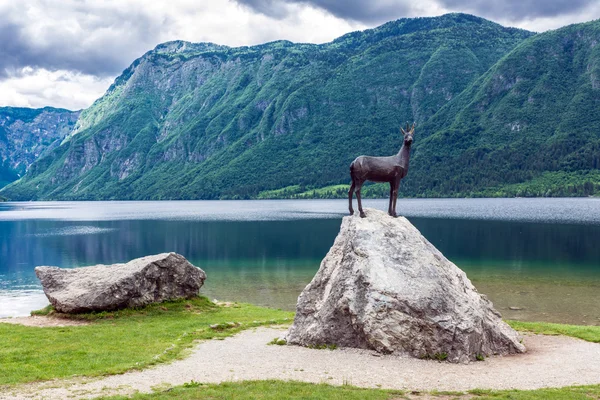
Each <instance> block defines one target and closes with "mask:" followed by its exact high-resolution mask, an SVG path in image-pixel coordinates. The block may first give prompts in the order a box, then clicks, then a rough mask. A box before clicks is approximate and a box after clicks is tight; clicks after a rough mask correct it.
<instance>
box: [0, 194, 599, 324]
mask: <svg viewBox="0 0 600 400" xmlns="http://www.w3.org/2000/svg"><path fill="white" fill-rule="evenodd" d="M367 204H368V205H369V206H371V207H376V208H380V209H385V208H386V202H385V200H371V201H368V202H367ZM345 210H346V202H345V201H341V200H296V201H292V200H290V201H287V200H283V201H196V202H190V201H170V202H40V203H0V250H1V255H2V257H1V258H0V317H2V316H17V315H26V314H28V312H29V311H30V310H31V309H35V308H40V307H43V306H44V305H45V304H47V301H46V299H45V297H44V295H43V293H42V292H41V288H40V286H39V282H38V281H37V279H36V277H35V274H34V273H33V268H34V267H35V266H37V265H57V266H61V267H75V266H85V265H93V264H97V263H106V264H108V263H115V262H125V261H128V260H130V259H132V258H136V257H140V256H143V255H147V254H155V253H160V252H164V251H176V252H179V253H181V254H183V255H185V256H186V257H187V258H188V259H189V260H190V261H192V262H193V263H194V264H196V265H198V266H200V267H202V268H203V269H205V270H206V272H207V274H208V280H207V282H206V285H205V287H204V288H203V292H204V293H205V294H206V295H208V296H210V297H212V298H217V299H220V300H234V301H247V302H252V303H257V304H262V305H267V306H272V307H279V308H286V309H293V308H294V305H295V302H296V298H297V296H298V294H299V293H300V291H301V290H302V288H303V287H304V286H305V285H306V284H307V283H308V282H309V281H310V279H311V278H312V276H313V275H314V273H315V272H316V270H317V269H318V267H319V263H320V260H321V259H322V258H323V257H324V255H325V254H326V252H327V250H328V249H329V247H330V246H331V244H332V243H333V240H334V238H335V235H336V234H337V232H338V230H339V224H340V220H341V217H342V216H343V215H344V214H345ZM398 210H399V211H400V210H401V212H402V213H403V214H404V215H406V216H407V217H408V218H409V219H410V220H411V222H412V223H413V224H415V226H417V228H418V229H419V230H421V232H422V233H423V235H424V236H425V237H427V238H428V239H429V240H430V241H431V242H432V243H433V244H434V245H435V246H436V247H438V248H439V249H440V250H441V251H442V252H443V253H444V254H445V255H446V256H447V257H448V258H449V259H450V260H452V261H454V262H455V263H456V264H457V265H458V266H459V267H461V268H462V269H463V270H465V272H467V275H468V276H469V277H470V278H471V279H472V280H473V282H474V284H475V285H476V286H477V287H478V288H479V290H480V291H481V292H483V293H486V294H487V295H488V296H489V297H490V298H491V299H492V301H494V304H495V305H496V306H497V308H499V309H500V311H501V312H502V313H503V314H504V316H505V317H507V318H514V319H523V320H547V321H556V322H570V323H586V324H600V245H598V243H599V242H600V200H599V199H427V200H422V199H410V200H399V202H398ZM510 307H513V308H515V307H516V308H520V309H519V310H511V309H510Z"/></svg>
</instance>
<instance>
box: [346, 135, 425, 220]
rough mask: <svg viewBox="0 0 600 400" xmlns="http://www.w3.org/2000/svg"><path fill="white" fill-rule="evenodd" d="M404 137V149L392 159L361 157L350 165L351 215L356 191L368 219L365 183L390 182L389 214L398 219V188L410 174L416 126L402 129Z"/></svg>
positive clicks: (349, 198)
mask: <svg viewBox="0 0 600 400" xmlns="http://www.w3.org/2000/svg"><path fill="white" fill-rule="evenodd" d="M400 131H401V132H402V134H403V135H404V142H403V144H402V148H401V149H400V151H399V152H398V154H396V155H395V156H390V157H371V156H360V157H357V158H356V160H354V161H352V164H350V177H351V178H352V185H351V186H350V191H349V192H348V203H349V208H348V209H349V210H350V215H353V214H354V209H353V208H352V194H353V193H354V191H355V190H356V200H357V201H358V211H359V212H360V216H361V218H364V217H366V215H365V213H364V211H363V209H362V203H361V199H360V189H361V187H362V185H363V183H365V181H372V182H388V183H389V184H390V204H389V207H388V214H389V215H391V216H392V217H396V200H397V199H398V188H399V187H400V180H402V179H403V178H404V177H405V176H406V174H407V173H408V161H409V160H410V146H411V145H412V142H413V135H414V133H415V124H414V123H413V125H412V127H410V126H409V125H408V124H406V130H404V129H402V128H400Z"/></svg>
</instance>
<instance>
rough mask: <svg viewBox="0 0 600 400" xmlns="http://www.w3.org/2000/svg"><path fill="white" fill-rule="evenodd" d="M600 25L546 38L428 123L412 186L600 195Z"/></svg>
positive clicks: (514, 54)
mask: <svg viewBox="0 0 600 400" xmlns="http://www.w3.org/2000/svg"><path fill="white" fill-rule="evenodd" d="M599 44H600V21H594V22H589V23H585V24H577V25H571V26H567V27H565V28H562V29H559V30H556V31H550V32H546V33H542V34H538V35H536V36H534V37H532V38H530V39H528V40H526V41H524V42H522V43H521V44H520V45H519V46H517V47H516V48H515V49H514V50H513V51H511V52H510V53H509V54H507V55H506V56H504V57H503V58H502V59H500V60H499V61H498V62H497V63H496V64H495V65H494V66H493V67H492V68H491V69H490V70H489V71H487V72H486V73H485V74H484V75H483V76H482V77H481V78H479V79H478V80H477V81H476V82H475V83H474V84H473V85H471V86H469V87H468V88H467V89H466V90H465V91H464V92H462V93H461V94H460V95H459V96H457V97H456V98H455V99H454V100H453V101H452V102H449V103H448V104H447V105H446V106H445V107H443V108H442V109H441V110H440V111H439V112H438V113H437V114H436V115H435V116H434V117H433V118H431V119H430V120H429V121H427V122H426V123H425V124H423V125H422V127H421V130H420V132H421V133H422V136H421V138H420V139H421V140H420V141H419V146H418V150H417V151H416V152H415V154H414V158H413V159H412V161H413V164H412V165H413V166H414V169H413V170H412V171H411V174H412V178H413V179H411V181H410V186H409V187H408V188H407V190H410V191H411V192H413V193H421V194H423V195H428V194H430V195H439V194H444V195H453V194H463V195H464V194H469V193H479V194H483V195H504V196H515V195H516V196H569V195H590V194H593V193H600V45H599Z"/></svg>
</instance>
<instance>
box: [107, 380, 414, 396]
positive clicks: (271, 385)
mask: <svg viewBox="0 0 600 400" xmlns="http://www.w3.org/2000/svg"><path fill="white" fill-rule="evenodd" d="M402 394H403V392H401V391H389V390H377V389H360V388H356V387H353V386H348V385H344V386H331V385H326V384H314V383H303V382H293V381H288V382H285V381H275V380H269V381H245V382H235V383H233V382H226V383H221V384H219V385H203V384H198V383H196V382H191V383H190V384H187V385H185V386H179V387H175V388H171V389H169V390H167V391H164V392H160V393H153V394H137V395H134V396H133V397H131V398H133V399H136V400H141V399H153V400H154V399H156V400H159V399H182V400H186V399H261V400H270V399H273V400H279V399H339V400H353V399H356V400H379V399H381V400H384V399H393V398H396V399H397V398H401V397H400V396H401V395H402ZM127 398H129V397H122V396H119V397H107V398H106V399H127Z"/></svg>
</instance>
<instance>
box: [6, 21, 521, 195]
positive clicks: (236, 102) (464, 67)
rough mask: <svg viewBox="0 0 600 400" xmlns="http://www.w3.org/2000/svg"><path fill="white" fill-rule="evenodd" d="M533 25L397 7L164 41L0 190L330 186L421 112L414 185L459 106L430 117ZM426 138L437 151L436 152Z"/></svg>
mask: <svg viewBox="0 0 600 400" xmlns="http://www.w3.org/2000/svg"><path fill="white" fill-rule="evenodd" d="M532 35H533V34H532V33H530V32H527V31H523V30H518V29H512V28H504V27H502V26H500V25H498V24H495V23H492V22H490V21H487V20H484V19H481V18H477V17H474V16H470V15H464V14H448V15H445V16H442V17H436V18H415V19H401V20H398V21H394V22H390V23H387V24H385V25H382V26H380V27H378V28H376V29H372V30H367V31H363V32H354V33H350V34H347V35H344V36H342V37H340V38H338V39H336V40H334V41H333V42H331V43H327V44H323V45H313V44H293V43H290V42H286V41H280V42H273V43H267V44H264V45H259V46H252V47H240V48H229V47H226V46H218V45H214V44H209V43H199V44H193V43H187V42H169V43H165V44H162V45H159V46H157V47H156V48H155V49H154V50H153V51H150V52H148V53H147V54H145V55H144V56H143V57H141V58H139V59H138V60H136V61H135V62H134V63H133V64H132V65H131V66H130V67H129V68H128V69H127V70H125V71H124V72H123V74H122V75H121V76H120V77H118V78H117V79H116V81H115V83H114V84H113V85H112V86H111V88H110V89H109V90H108V91H107V93H106V94H105V95H104V96H103V97H102V98H100V99H99V100H97V101H96V102H95V103H94V104H93V105H92V106H91V107H90V108H89V109H87V110H85V111H83V112H82V114H81V116H80V118H79V121H78V122H77V127H76V128H75V130H74V131H73V133H72V135H71V136H70V139H69V140H67V141H65V142H64V143H63V144H62V145H61V146H59V147H58V148H56V149H54V150H53V151H52V152H51V153H50V154H48V155H46V156H45V157H41V158H40V159H39V160H38V161H37V162H36V163H35V164H34V165H33V166H32V167H31V168H30V170H29V172H28V174H27V175H26V177H25V178H23V179H21V180H20V181H19V182H17V183H15V184H13V185H10V186H8V187H6V188H5V189H4V190H3V191H2V193H1V194H2V195H3V196H5V197H9V198H11V199H179V198H192V199H195V198H235V197H241V198H247V197H254V196H256V195H257V194H258V193H260V192H261V191H264V190H268V189H277V188H281V187H285V186H290V185H307V186H316V187H319V186H326V185H330V184H336V183H340V182H346V181H347V180H348V165H349V163H350V161H351V160H352V159H354V158H355V157H356V156H358V155H360V154H363V153H365V154H373V155H378V154H379V155H389V154H392V153H395V152H397V150H398V148H399V147H400V144H401V136H400V133H399V130H398V127H399V125H400V124H401V123H404V122H405V121H413V120H415V121H417V124H418V128H417V135H416V142H417V146H416V148H415V156H416V158H415V162H417V160H420V161H418V162H420V163H422V166H420V167H417V166H415V167H414V168H415V171H414V173H413V171H411V173H410V174H409V179H407V182H412V183H410V184H409V186H407V187H408V188H410V190H414V188H416V187H421V186H418V185H417V183H418V184H419V185H421V183H420V181H421V180H422V177H423V175H427V174H428V172H427V168H426V166H427V164H429V163H432V160H431V159H430V158H429V159H425V157H424V156H425V154H426V152H425V151H424V150H422V149H423V146H424V145H425V138H426V137H427V136H430V135H431V134H432V133H434V132H435V131H436V130H440V129H445V128H446V126H445V125H444V123H448V124H450V123H452V120H451V118H450V116H446V117H444V118H441V117H440V119H436V120H439V121H443V123H440V124H438V125H435V124H432V123H430V122H428V121H430V120H431V118H432V117H433V116H434V115H435V114H436V113H437V112H438V110H440V109H441V108H444V107H448V108H449V105H450V104H451V103H453V102H454V100H455V99H456V98H457V97H459V95H460V94H461V93H463V92H464V91H465V90H474V89H472V88H471V85H472V84H473V83H474V82H476V81H477V80H478V78H480V77H481V76H482V74H484V73H485V72H486V71H488V70H489V68H490V67H492V66H493V65H494V64H495V63H496V62H497V61H498V60H499V59H501V58H502V57H504V56H505V55H506V54H507V53H509V52H510V51H511V50H512V49H514V48H515V47H516V46H517V45H519V44H520V43H522V42H523V41H524V40H526V39H527V38H529V37H531V36H532ZM480 86H481V85H480ZM461 104H462V103H461ZM459 109H460V107H459ZM426 126H427V127H428V128H427V129H428V130H431V131H426V129H425V127H426ZM427 140H428V141H429V142H431V143H434V142H435V140H434V138H433V137H430V138H428V139H427ZM419 142H421V143H422V144H423V145H421V144H419ZM428 146H432V148H431V149H427V151H430V152H432V153H431V154H432V155H431V156H429V157H433V156H437V155H438V154H439V153H437V152H436V151H437V150H435V149H434V147H433V146H434V144H429V145H428ZM446 147H447V148H448V151H449V152H450V153H453V152H454V151H455V150H456V147H455V146H454V144H453V143H450V142H449V143H447V146H446ZM434 150H435V151H434ZM440 151H441V150H440ZM417 156H418V157H417ZM413 165H415V163H413ZM429 182H430V183H431V184H433V181H432V180H429ZM415 194H416V193H413V195H415Z"/></svg>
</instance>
